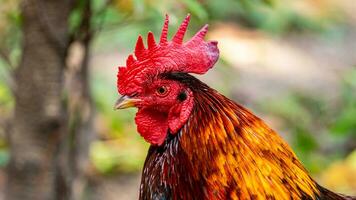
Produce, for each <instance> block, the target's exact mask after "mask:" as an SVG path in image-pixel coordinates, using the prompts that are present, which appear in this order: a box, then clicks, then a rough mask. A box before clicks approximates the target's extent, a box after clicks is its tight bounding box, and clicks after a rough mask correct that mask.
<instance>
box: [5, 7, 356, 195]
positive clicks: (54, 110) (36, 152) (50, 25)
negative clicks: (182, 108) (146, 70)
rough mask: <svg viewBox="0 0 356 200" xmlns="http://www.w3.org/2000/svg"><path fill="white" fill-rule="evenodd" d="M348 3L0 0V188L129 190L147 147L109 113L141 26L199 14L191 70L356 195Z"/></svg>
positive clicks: (315, 170)
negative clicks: (209, 61)
mask: <svg viewBox="0 0 356 200" xmlns="http://www.w3.org/2000/svg"><path fill="white" fill-rule="evenodd" d="M355 10H356V3H355V2H354V1H353V0H298V1H294V0H220V1H216V0H177V1H158V0H63V1H55V0H50V1H46V0H23V1H20V0H0V199H75V200H77V199H89V200H99V199H106V200H121V199H125V200H130V199H137V197H138V190H139V180H140V172H141V169H142V166H143V162H144V159H145V156H146V153H147V149H148V144H146V143H145V142H144V140H143V139H142V138H141V137H140V136H139V134H137V132H136V126H135V124H134V120H133V119H134V116H135V110H134V109H132V110H128V111H114V109H113V105H114V103H115V101H116V99H117V98H118V93H117V89H116V74H117V66H120V65H124V64H125V60H126V56H127V55H128V54H129V53H132V52H133V48H134V43H135V42H136V39H137V36H138V34H142V35H144V36H146V34H147V32H148V31H153V32H154V33H155V35H156V39H157V38H158V36H159V33H160V30H161V27H162V24H163V19H164V14H166V13H167V14H169V15H170V32H169V34H170V35H172V34H174V32H175V31H176V29H177V27H178V26H179V24H180V22H181V21H182V20H183V18H184V17H185V15H186V14H187V13H191V15H192V20H191V24H190V27H189V33H188V34H187V36H186V38H189V37H190V36H192V35H193V34H194V33H195V32H196V31H197V30H198V29H199V28H200V27H201V26H203V25H204V24H205V23H209V25H210V30H209V33H208V36H207V37H208V38H209V39H212V40H217V41H218V42H219V45H218V46H219V48H220V51H221V54H220V55H221V56H220V60H219V61H218V63H217V64H216V65H215V68H214V69H213V70H210V71H209V72H208V73H207V74H206V75H203V76H198V78H200V79H202V80H203V81H204V82H206V83H208V85H210V86H211V87H213V88H215V89H217V90H219V91H220V92H221V93H223V94H225V95H226V96H228V97H230V98H232V99H233V100H235V101H236V102H239V103H240V104H242V105H244V106H245V107H247V108H249V109H251V110H252V111H253V112H255V113H257V115H258V116H260V117H261V118H262V119H264V120H265V121H267V123H268V124H269V125H270V126H271V127H272V128H273V129H275V130H277V131H278V132H279V133H280V134H281V135H282V137H283V138H285V139H286V140H287V141H288V143H289V144H290V145H291V146H292V148H293V149H294V150H295V152H296V153H297V155H298V157H299V158H300V159H301V161H302V162H303V164H304V165H305V166H306V168H307V169H308V170H309V172H311V174H312V176H313V177H314V178H315V179H316V180H317V181H319V183H320V184H321V185H323V186H325V187H327V188H329V189H331V190H334V191H337V192H341V193H346V194H353V195H356V42H355V41H356V12H355Z"/></svg>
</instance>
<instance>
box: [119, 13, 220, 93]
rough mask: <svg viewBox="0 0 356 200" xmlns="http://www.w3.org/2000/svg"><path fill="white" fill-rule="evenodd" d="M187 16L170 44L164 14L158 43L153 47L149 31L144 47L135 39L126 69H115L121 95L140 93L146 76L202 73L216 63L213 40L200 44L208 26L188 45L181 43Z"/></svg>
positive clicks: (139, 38)
mask: <svg viewBox="0 0 356 200" xmlns="http://www.w3.org/2000/svg"><path fill="white" fill-rule="evenodd" d="M189 20H190V15H189V14H188V15H187V17H186V18H185V19H184V21H183V22H182V24H181V25H180V27H179V29H178V31H177V33H176V34H175V35H174V36H173V39H172V41H168V40H167V34H168V22H169V17H168V15H166V19H165V21H164V25H163V28H162V33H161V37H160V41H159V43H158V44H157V43H156V41H155V38H154V35H153V33H152V32H149V33H148V36H147V45H148V47H147V48H145V45H144V44H143V40H142V37H141V36H139V37H138V39H137V42H136V47H135V51H134V54H135V57H136V58H135V57H134V56H133V55H132V54H131V55H129V56H128V58H127V60H126V67H119V73H118V75H117V77H118V82H117V85H118V90H119V93H120V94H122V95H132V94H134V93H136V92H140V90H141V89H142V88H141V84H142V83H143V82H145V81H146V80H148V78H149V77H150V76H155V75H158V74H161V73H168V72H184V73H196V74H204V73H205V72H207V71H208V70H209V69H210V68H211V67H212V66H213V65H214V64H215V62H216V61H217V59H218V57H219V50H218V48H217V42H216V41H210V42H209V41H208V42H207V41H204V36H205V35H206V33H207V31H208V25H205V26H203V28H202V29H200V31H198V33H196V34H195V35H194V36H193V37H192V38H191V39H190V40H189V41H188V42H185V43H183V37H184V34H185V32H186V31H187V27H188V24H189Z"/></svg>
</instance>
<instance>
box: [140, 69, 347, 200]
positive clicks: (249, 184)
mask: <svg viewBox="0 0 356 200" xmlns="http://www.w3.org/2000/svg"><path fill="white" fill-rule="evenodd" d="M165 78H167V79H171V80H175V81H179V82H182V83H184V84H186V86H187V87H189V88H191V89H192V90H193V93H194V95H195V102H194V109H193V111H192V113H191V117H190V118H189V120H188V122H187V123H186V124H185V126H183V127H182V129H181V130H180V132H179V133H178V134H177V135H172V134H169V135H168V137H167V138H166V141H165V142H164V144H163V145H162V146H151V148H150V149H149V152H148V156H147V159H146V162H145V165H144V170H143V174H142V182H141V191H140V199H142V200H144V199H241V200H242V199H246V200H249V199H275V200H279V199H280V200H285V199H335V200H336V199H344V198H343V197H342V196H340V195H337V194H334V193H331V192H329V191H327V190H326V189H324V188H322V187H321V186H319V185H318V184H317V183H316V182H314V181H313V179H312V178H311V177H310V176H309V175H308V173H307V172H306V170H305V169H304V167H303V166H302V165H301V163H300V162H299V160H298V159H297V158H296V156H295V154H294V153H293V152H292V150H291V149H290V148H289V146H288V145H287V144H286V143H285V142H284V141H283V140H282V139H281V138H280V137H279V136H278V135H277V134H276V133H275V132H274V131H273V130H271V129H270V128H269V127H268V126H267V125H266V124H265V123H264V122H263V121H262V120H260V119H259V118H258V117H256V116H255V115H253V114H252V113H251V112H249V111H248V110H246V109H245V108H243V107H241V106H239V105H238V104H236V103H234V102H233V101H231V100H230V99H228V98H226V97H224V96H223V95H221V94H219V93H218V92H217V91H215V90H213V89H211V88H209V87H208V86H207V85H205V84H204V83H202V82H200V81H199V80H197V79H196V78H194V77H193V76H190V75H187V74H170V75H168V76H165Z"/></svg>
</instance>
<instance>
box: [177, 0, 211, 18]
mask: <svg viewBox="0 0 356 200" xmlns="http://www.w3.org/2000/svg"><path fill="white" fill-rule="evenodd" d="M181 1H182V2H183V3H184V4H185V5H186V6H187V7H188V10H189V11H191V12H192V14H193V15H196V16H197V17H198V18H199V19H200V20H202V21H206V20H207V19H208V13H207V12H206V10H205V8H204V7H203V6H202V5H201V4H200V3H199V2H198V1H197V0H181Z"/></svg>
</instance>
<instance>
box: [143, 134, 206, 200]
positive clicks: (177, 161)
mask: <svg viewBox="0 0 356 200" xmlns="http://www.w3.org/2000/svg"><path fill="white" fill-rule="evenodd" d="M181 134H182V133H181V132H179V133H178V134H176V135H174V136H173V135H171V134H168V137H167V139H166V141H165V143H164V144H163V145H162V146H159V147H158V146H151V147H150V149H149V151H148V155H147V158H146V161H145V164H144V169H143V172H142V179H141V185H140V198H139V199H140V200H146V199H147V200H151V199H183V200H194V199H199V198H197V197H203V196H204V194H203V193H204V191H203V187H202V186H203V185H204V183H203V180H196V179H193V177H192V174H190V172H192V171H193V170H192V166H191V162H190V161H189V160H188V156H187V155H186V154H185V153H184V151H183V150H182V148H181V146H180V142H179V140H180V137H181Z"/></svg>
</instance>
